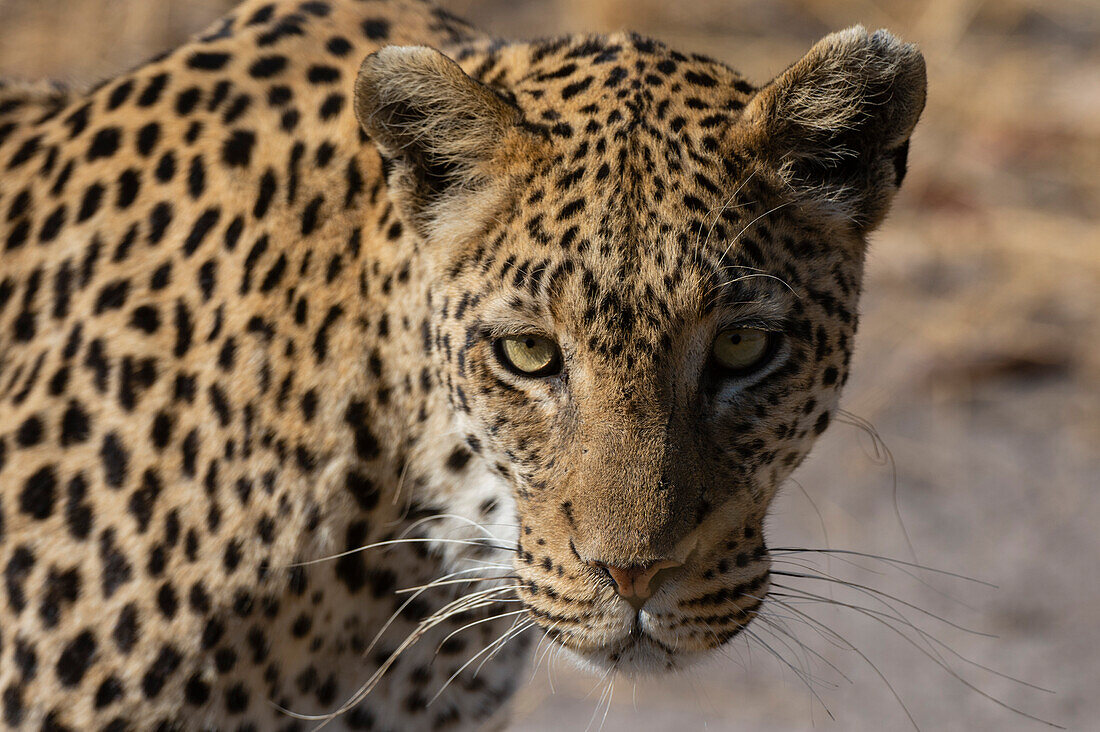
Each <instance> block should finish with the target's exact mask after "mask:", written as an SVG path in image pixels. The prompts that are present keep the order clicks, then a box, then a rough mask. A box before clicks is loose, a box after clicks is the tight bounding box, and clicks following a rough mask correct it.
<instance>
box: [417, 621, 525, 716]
mask: <svg viewBox="0 0 1100 732" xmlns="http://www.w3.org/2000/svg"><path fill="white" fill-rule="evenodd" d="M532 625H535V621H534V620H528V621H526V622H525V623H524V624H522V625H520V626H519V627H518V628H517V627H516V626H515V625H513V626H512V627H510V628H508V630H506V631H504V633H503V634H502V635H501V636H500V637H499V638H497V639H496V640H494V641H493V642H492V643H490V644H489V645H487V646H485V647H484V648H482V649H481V650H480V651H478V652H477V653H476V654H474V655H473V656H472V657H471V658H470V660H468V661H466V663H464V664H462V665H461V666H459V668H458V670H457V671H455V672H454V673H453V674H451V676H450V677H449V678H448V679H447V680H446V681H445V682H443V686H442V687H440V689H439V691H437V692H436V693H435V695H434V696H432V698H431V699H429V700H428V703H427V704H426V705H425V706H431V705H432V702H434V701H435V700H436V699H438V698H439V697H440V695H441V694H443V692H444V691H446V690H447V687H448V686H450V685H451V682H452V681H454V680H455V679H456V678H458V675H459V674H461V673H462V672H463V671H465V670H466V669H467V668H468V667H469V666H470V664H472V663H473V662H474V661H476V660H477V659H478V658H480V657H481V655H482V654H483V653H485V652H487V651H489V650H490V649H491V648H493V646H495V645H497V644H498V643H502V644H503V643H507V642H508V641H509V640H511V639H512V638H514V637H516V636H517V635H519V634H520V633H522V632H523V631H525V630H527V629H528V628H530V627H531V626H532ZM475 676H476V673H475Z"/></svg>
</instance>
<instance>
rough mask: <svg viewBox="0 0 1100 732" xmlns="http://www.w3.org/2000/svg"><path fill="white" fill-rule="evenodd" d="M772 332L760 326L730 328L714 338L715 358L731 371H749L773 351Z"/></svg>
mask: <svg viewBox="0 0 1100 732" xmlns="http://www.w3.org/2000/svg"><path fill="white" fill-rule="evenodd" d="M771 343H772V334H771V333H770V332H768V331H766V330H760V329H759V328H730V329H729V330H724V331H722V332H721V333H719V334H718V337H717V338H716V339H714V347H713V349H712V350H713V353H714V360H715V361H716V362H718V364H719V365H720V366H722V367H723V368H726V369H729V370H730V371H739V372H747V371H751V370H753V369H754V368H755V367H757V366H760V365H761V364H762V363H763V362H764V360H765V359H766V358H767V357H768V356H769V355H770V353H771Z"/></svg>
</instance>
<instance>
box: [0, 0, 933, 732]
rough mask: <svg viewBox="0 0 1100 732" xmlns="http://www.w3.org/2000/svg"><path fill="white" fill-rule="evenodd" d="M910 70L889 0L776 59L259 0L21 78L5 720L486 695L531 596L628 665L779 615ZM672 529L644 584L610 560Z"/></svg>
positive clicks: (8, 225)
mask: <svg viewBox="0 0 1100 732" xmlns="http://www.w3.org/2000/svg"><path fill="white" fill-rule="evenodd" d="M923 74H924V72H923V62H922V61H921V58H920V55H919V54H918V53H917V51H916V50H915V49H914V48H913V47H911V46H908V45H905V44H902V43H900V42H899V41H897V40H895V39H894V38H893V37H892V36H890V35H889V34H887V33H885V32H877V33H873V34H869V33H867V32H866V31H865V30H864V29H862V28H853V29H850V30H847V31H843V32H841V33H839V34H834V35H832V36H829V37H828V38H826V39H825V40H824V41H822V43H820V44H819V45H817V46H815V47H814V48H813V49H812V50H810V52H809V53H808V54H807V56H806V57H805V58H803V59H802V60H801V61H799V62H797V63H796V64H795V65H794V66H792V67H791V68H790V69H788V70H787V71H786V72H784V73H783V74H781V75H780V76H779V77H778V78H777V79H776V80H775V81H774V82H772V83H770V84H768V85H765V86H763V87H757V86H755V85H753V84H750V83H749V82H747V81H746V80H745V79H743V78H742V77H741V76H740V75H738V74H737V73H736V72H734V71H733V70H731V69H730V68H728V67H726V66H725V65H723V64H721V63H718V62H716V61H713V60H710V59H707V58H705V57H702V56H697V55H689V54H684V53H679V52H677V51H673V50H671V49H669V48H667V47H665V46H664V45H662V44H660V43H658V42H655V41H652V40H649V39H645V38H642V37H639V36H636V35H632V34H625V33H623V34H616V35H612V36H585V35H578V36H569V37H564V38H559V39H548V40H540V41H533V42H507V41H499V40H494V39H492V38H490V37H488V36H487V35H485V34H484V33H481V32H479V31H477V30H476V29H473V28H471V27H470V26H468V25H466V24H464V23H462V22H461V21H459V20H457V19H455V18H453V17H451V16H450V15H448V14H447V13H444V12H442V11H440V10H439V9H437V8H434V7H433V6H432V5H430V4H429V3H425V2H421V1H420V0H385V1H384V2H383V1H381V0H363V1H360V0H327V1H326V0H307V1H305V2H303V1H302V0H275V1H274V2H269V1H268V0H246V2H244V3H243V4H242V5H241V6H240V7H238V8H237V9H235V10H234V11H233V12H232V13H230V14H229V15H227V16H226V17H225V18H223V19H221V20H219V21H218V22H216V23H215V24H214V25H213V26H211V28H209V29H208V30H207V31H206V32H204V33H203V34H201V35H199V36H197V37H195V38H194V39H192V40H190V41H188V42H187V43H186V44H184V45H183V46H181V47H180V48H178V49H175V50H173V51H170V52H169V53H167V54H165V55H164V56H162V57H158V58H156V59H153V60H151V61H149V62H148V63H146V64H144V65H142V66H139V67H138V68H136V69H134V70H132V71H129V72H127V73H125V74H122V75H120V76H118V77H116V78H114V79H110V80H107V81H106V82H104V83H103V84H101V85H99V86H97V87H95V88H93V89H91V90H89V91H87V92H86V93H72V94H67V93H63V92H59V91H55V90H53V89H52V88H50V87H39V88H24V87H14V88H13V87H10V86H0V172H2V175H0V247H2V249H0V568H2V570H3V575H4V582H3V585H2V587H0V714H2V715H3V717H2V719H3V723H4V724H6V725H8V726H10V727H16V728H34V729H39V728H44V729H135V730H137V729H141V730H144V729H192V728H214V729H227V730H228V729H262V730H268V729H285V728H290V729H294V728H298V729H301V728H303V727H307V726H309V725H308V724H307V722H317V723H321V722H326V721H331V722H332V724H333V726H334V727H339V726H343V727H345V728H351V729H363V728H368V727H372V728H374V729H400V730H403V731H408V732H416V731H419V730H424V731H427V730H435V729H443V728H466V729H469V728H474V727H491V726H492V725H497V726H499V725H500V724H501V723H502V715H504V714H506V711H505V707H506V704H505V703H506V701H507V700H508V698H509V697H510V696H511V695H512V693H513V692H514V691H515V689H516V688H517V686H518V685H519V684H520V683H521V681H522V678H521V676H522V674H520V673H519V670H520V669H521V668H522V667H523V664H524V662H525V659H526V654H525V652H524V649H525V645H524V644H525V642H527V641H529V640H533V638H532V636H533V635H534V633H526V632H525V631H527V630H528V629H535V630H543V631H545V635H544V637H543V638H541V639H540V640H545V641H546V642H547V643H548V644H549V643H553V644H555V646H554V647H555V648H556V649H562V648H565V649H569V652H570V653H572V654H574V655H575V656H576V657H578V658H580V659H581V660H582V661H583V662H584V663H586V664H587V665H589V666H590V667H594V668H597V669H600V670H602V673H604V674H605V675H608V676H609V677H611V676H613V674H612V673H611V672H612V671H618V672H620V673H623V674H630V675H637V674H644V673H660V672H662V671H665V670H667V669H675V668H681V667H683V666H684V665H685V664H687V663H689V662H691V661H692V660H695V659H698V658H703V657H705V656H706V655H708V654H709V652H710V651H711V650H712V649H714V648H717V647H718V646H720V645H722V644H723V643H724V642H726V641H727V640H728V639H730V638H731V637H733V636H734V635H735V634H736V633H738V632H746V635H748V634H751V633H753V632H755V630H756V629H757V628H759V627H760V626H753V627H748V628H747V629H746V624H748V623H749V622H750V621H751V620H752V619H753V618H754V617H759V618H760V619H762V620H766V618H765V617H764V615H763V614H762V613H763V612H764V611H763V610H762V609H761V606H760V602H761V600H760V598H763V597H764V596H765V593H766V592H768V590H769V586H770V585H769V582H770V581H769V566H770V563H771V562H772V561H773V560H772V559H770V557H769V554H768V551H767V550H766V548H765V544H764V536H763V533H762V528H763V522H764V519H765V516H766V514H767V511H768V506H769V502H770V501H771V499H772V497H773V496H774V494H775V492H776V490H777V487H778V486H779V485H780V483H781V482H782V481H783V480H784V478H785V477H786V476H787V475H789V474H790V472H791V471H792V470H793V469H794V468H795V467H796V466H797V465H798V463H799V461H801V460H802V459H803V457H804V456H805V455H806V453H807V451H808V450H809V449H810V447H811V444H812V442H813V440H814V438H815V437H816V436H817V435H818V434H820V433H821V432H822V431H823V430H824V429H825V428H826V426H827V424H828V422H829V419H830V414H831V413H832V412H833V410H834V408H835V405H836V401H837V395H838V391H839V389H840V388H841V385H842V384H843V383H844V381H845V379H846V378H847V375H848V365H849V359H850V355H851V352H852V345H853V341H852V339H853V336H854V332H855V328H856V319H857V318H856V313H857V301H858V296H859V289H860V280H861V274H862V265H863V260H864V249H865V246H866V237H867V234H868V232H869V231H870V230H871V229H872V228H873V227H874V226H875V225H876V224H877V223H878V222H879V221H880V220H881V218H882V216H883V215H884V214H885V212H886V209H887V205H888V203H889V201H890V199H891V198H892V196H893V194H894V192H895V191H896V189H897V186H898V184H899V183H900V181H901V178H902V176H903V174H904V170H905V153H906V149H907V141H908V138H909V135H910V133H911V132H912V129H913V127H914V125H915V124H916V120H917V117H918V115H919V113H920V110H921V107H922V105H923V101H924V75H923ZM738 326H745V327H752V328H762V329H767V330H771V331H774V332H775V333H776V334H777V336H776V347H775V348H774V351H773V352H772V353H771V354H770V358H769V359H768V360H767V362H766V363H764V364H762V365H761V368H760V369H759V370H757V371H755V372H753V373H751V374H738V375H731V374H730V373H727V372H725V371H723V370H721V369H717V368H714V364H712V363H711V362H710V356H709V354H710V351H711V346H712V342H713V339H714V337H715V335H716V334H717V333H719V332H720V331H721V330H723V329H726V328H730V327H738ZM517 334H535V335H541V336H543V337H546V338H549V339H552V340H553V341H555V343H557V344H558V346H559V347H560V349H561V352H562V360H561V366H562V368H561V371H560V373H555V374H553V375H550V376H546V377H545V378H534V379H532V378H527V377H524V376H522V375H518V374H516V373H515V371H514V370H510V369H507V368H505V367H504V366H503V365H502V364H501V363H499V362H498V361H497V359H496V356H495V354H494V348H493V341H494V339H496V338H499V337H501V336H508V335H517ZM657 560H660V561H661V562H664V563H667V564H676V563H678V564H681V565H682V566H681V567H679V568H671V567H670V568H668V569H666V570H662V572H663V573H662V574H661V575H658V576H657V577H655V578H654V582H655V583H658V585H657V590H656V593H655V594H654V595H653V596H652V597H651V598H649V600H648V601H647V602H646V603H645V604H644V605H643V606H641V611H640V613H639V612H635V608H634V606H633V605H631V604H629V603H628V602H626V601H624V600H623V599H620V597H619V596H618V595H617V594H616V592H615V590H614V588H613V587H612V584H611V582H610V581H609V579H608V577H609V575H608V574H606V573H604V572H603V571H602V570H600V569H599V565H598V564H596V563H597V562H603V563H604V564H607V565H612V566H620V567H621V566H623V565H633V564H648V563H649V562H652V561H657ZM776 561H778V560H776ZM467 579H468V580H470V581H469V583H465V582H464V581H465V580H467ZM658 580H659V582H658ZM546 636H549V637H548V638H547V637H546ZM750 637H751V636H750ZM296 725H297V727H296Z"/></svg>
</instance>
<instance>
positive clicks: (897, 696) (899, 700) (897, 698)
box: [768, 593, 920, 732]
mask: <svg viewBox="0 0 1100 732" xmlns="http://www.w3.org/2000/svg"><path fill="white" fill-rule="evenodd" d="M768 597H769V599H771V600H772V601H773V602H776V603H778V604H779V605H782V606H783V607H786V608H787V609H788V610H790V611H791V612H793V613H795V614H797V615H799V616H800V617H803V618H805V619H806V621H807V622H809V623H810V624H811V625H815V626H817V627H819V628H820V629H821V630H823V631H824V632H826V633H828V634H829V635H831V636H833V637H835V638H837V639H839V640H840V641H841V642H842V643H843V644H844V646H845V647H846V648H847V649H848V650H850V651H852V652H853V653H855V654H856V655H858V656H859V657H860V658H862V659H863V661H864V663H866V664H867V665H868V667H870V668H871V670H872V671H874V672H875V675H877V676H878V677H879V679H880V680H881V681H882V683H883V684H885V685H886V688H887V689H889V690H890V694H891V695H892V696H893V697H894V700H895V701H897V703H898V705H899V706H900V707H901V709H902V711H903V712H904V713H905V716H906V717H907V718H908V719H909V723H910V724H912V725H913V729H915V730H917V732H920V725H918V724H917V720H915V719H914V718H913V715H912V713H911V712H910V711H909V707H907V706H906V705H905V701H903V700H902V698H901V695H900V694H898V692H897V689H895V688H894V685H893V684H891V683H890V680H889V679H888V678H886V674H884V673H883V672H882V670H881V669H880V668H879V667H878V666H876V665H875V663H874V662H873V661H872V660H871V659H870V658H868V657H867V654H865V653H864V652H863V651H861V650H859V649H858V648H856V646H855V644H853V643H852V642H851V641H849V640H848V639H847V638H845V637H844V636H843V635H841V634H840V633H839V632H837V631H835V630H833V629H832V628H830V627H828V626H827V625H825V624H823V623H821V622H819V621H818V620H816V619H814V618H813V617H811V616H810V615H807V614H806V613H804V612H802V611H801V610H798V609H797V608H795V607H793V606H791V605H790V604H789V603H786V602H783V601H782V600H779V599H777V598H776V597H775V593H768Z"/></svg>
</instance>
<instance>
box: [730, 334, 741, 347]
mask: <svg viewBox="0 0 1100 732" xmlns="http://www.w3.org/2000/svg"><path fill="white" fill-rule="evenodd" d="M740 342H741V334H740V333H734V334H733V335H731V336H730V343H732V344H733V345H735V346H736V345H738V344H739V343H740Z"/></svg>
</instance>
